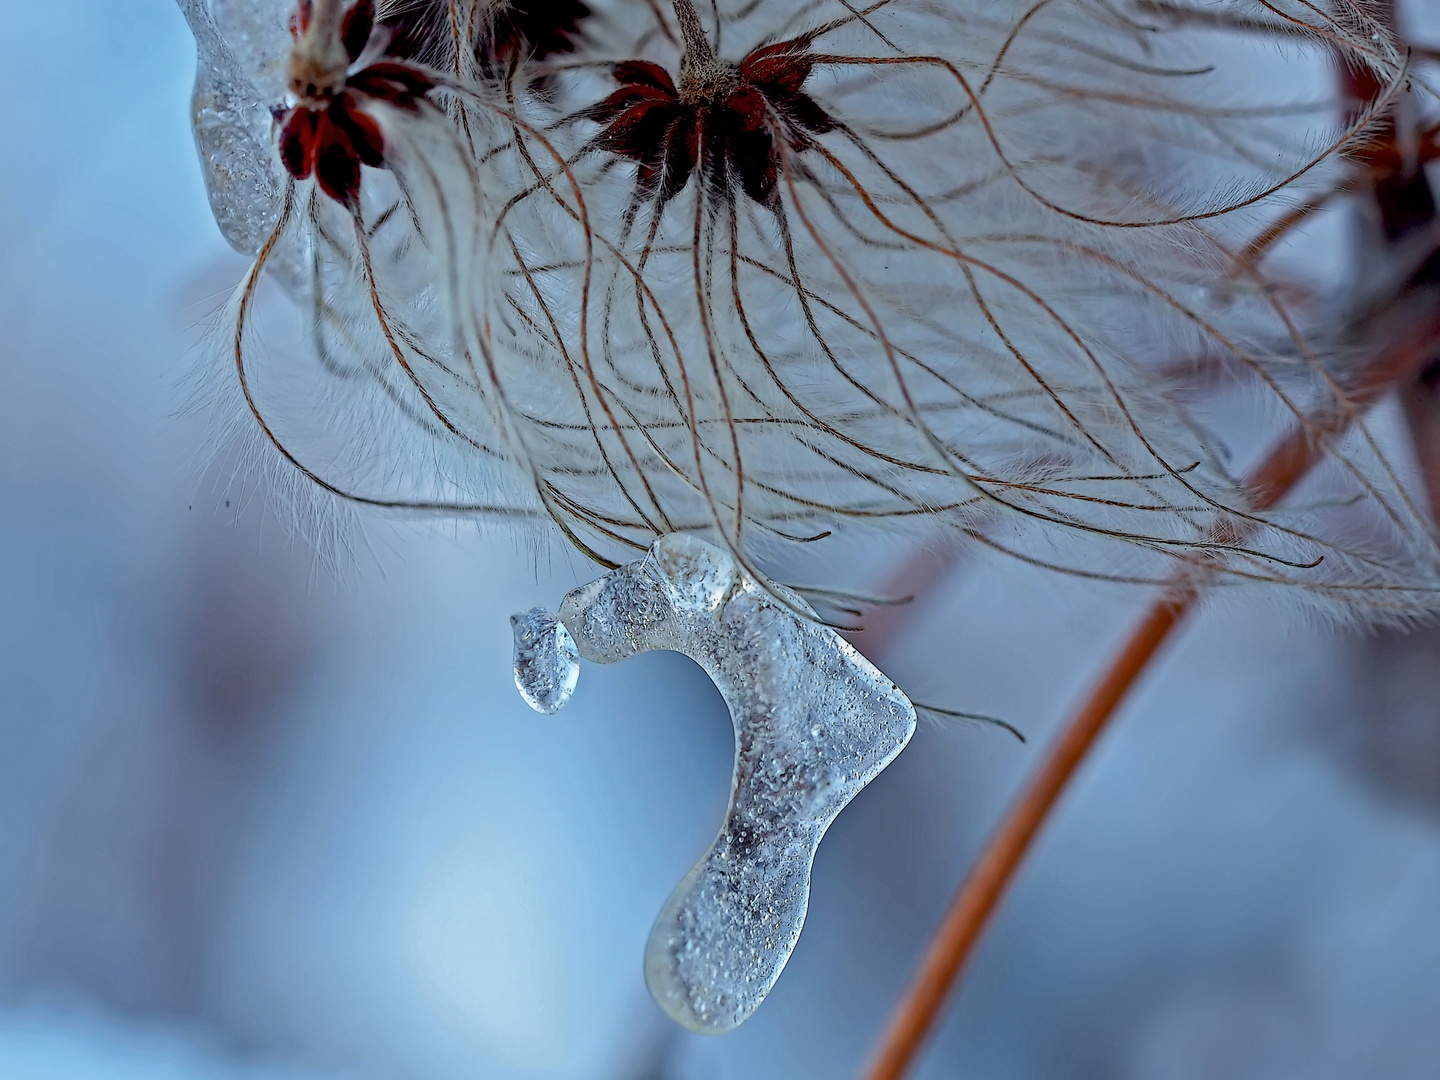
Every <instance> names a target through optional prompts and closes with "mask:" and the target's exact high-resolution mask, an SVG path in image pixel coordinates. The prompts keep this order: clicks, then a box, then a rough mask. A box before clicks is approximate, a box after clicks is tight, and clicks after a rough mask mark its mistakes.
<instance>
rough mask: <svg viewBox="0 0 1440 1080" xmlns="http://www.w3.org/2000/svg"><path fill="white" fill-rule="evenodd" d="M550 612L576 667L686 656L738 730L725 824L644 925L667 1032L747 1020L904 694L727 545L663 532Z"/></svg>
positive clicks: (713, 1030)
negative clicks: (827, 837) (824, 847)
mask: <svg viewBox="0 0 1440 1080" xmlns="http://www.w3.org/2000/svg"><path fill="white" fill-rule="evenodd" d="M560 618H561V620H562V621H563V622H564V624H565V626H567V627H569V629H570V632H571V634H572V635H573V636H574V639H575V642H576V644H577V646H578V648H579V652H580V655H581V656H583V657H584V658H585V659H586V660H592V661H595V662H597V663H602V664H608V663H613V662H614V661H616V660H623V659H624V658H625V657H627V656H633V655H635V654H636V653H641V652H646V651H649V650H651V649H672V650H674V651H676V652H680V653H684V654H685V655H686V656H689V657H690V658H691V659H693V660H694V661H696V663H698V664H699V665H700V666H701V667H703V668H704V669H705V671H706V673H707V674H708V675H709V676H710V678H711V679H712V680H714V682H715V685H716V686H717V687H718V688H719V690H720V693H721V695H722V696H723V697H724V699H725V703H726V704H727V705H728V706H729V708H730V717H731V720H732V722H733V723H734V725H735V745H736V750H735V771H734V774H733V777H732V780H731V791H730V804H729V808H728V809H727V811H726V814H725V822H724V824H723V825H722V826H721V829H720V833H719V835H718V836H717V837H716V838H715V841H714V843H712V844H711V845H710V849H709V850H708V851H707V852H706V853H705V855H704V857H703V858H701V860H700V861H699V862H698V863H696V864H695V867H694V868H693V869H692V870H691V871H690V872H689V873H688V874H686V875H685V879H684V880H683V881H681V882H680V884H679V885H678V886H677V887H676V889H675V891H674V892H673V893H672V894H671V895H670V899H669V900H668V901H666V903H665V906H664V908H663V909H662V910H661V912H660V916H659V918H658V919H656V921H655V926H654V928H653V929H652V930H651V931H650V941H649V943H648V945H647V946H646V951H645V979H646V982H647V983H648V984H649V986H650V992H651V993H652V994H653V995H654V996H655V1000H656V1001H657V1002H659V1003H660V1005H661V1007H662V1008H664V1009H665V1011H666V1012H667V1013H669V1014H670V1016H671V1017H673V1018H674V1019H675V1020H676V1021H677V1022H678V1023H680V1024H682V1025H684V1026H685V1027H687V1028H689V1029H690V1030H692V1031H697V1032H701V1033H704V1034H720V1033H721V1032H725V1031H729V1030H730V1029H732V1028H734V1027H736V1026H737V1025H739V1024H741V1023H743V1022H744V1021H745V1020H746V1019H747V1018H748V1017H749V1016H750V1014H751V1013H753V1012H754V1011H755V1009H756V1008H758V1007H759V1005H760V1003H761V1002H762V1001H764V999H765V995H766V994H768V993H769V992H770V988H771V987H772V986H774V985H775V980H776V979H778V978H779V977H780V972H781V970H782V969H783V968H784V967H785V962H786V961H787V960H788V959H789V958H790V953H791V951H792V950H793V949H794V948H795V943H796V941H797V940H798V939H799V937H800V929H801V927H802V925H803V924H804V922H805V909H806V906H807V904H808V902H809V897H810V868H811V865H812V863H813V862H814V859H815V851H816V848H817V847H818V846H819V844H820V839H821V837H822V836H824V834H825V830H826V829H827V828H829V827H830V823H831V822H833V821H834V820H835V818H836V816H837V815H838V814H839V813H840V811H841V810H842V809H843V808H844V807H845V805H846V804H847V803H849V801H850V800H851V799H853V798H854V797H855V795H856V794H857V793H858V792H859V791H860V789H861V788H863V787H864V786H865V785H866V784H867V783H869V782H870V781H871V780H873V779H874V778H875V777H876V776H878V775H879V774H880V771H881V770H882V769H884V768H885V766H886V765H888V764H889V763H890V762H891V761H893V760H894V759H895V756H896V755H897V754H899V753H900V751H901V749H903V748H904V746H905V744H906V743H907V742H908V741H909V739H910V736H911V734H913V733H914V730H915V709H914V707H913V706H912V705H911V704H910V702H909V700H908V699H907V698H906V697H905V695H904V694H903V693H901V692H900V690H899V689H898V688H897V687H896V686H895V685H894V684H893V683H892V682H891V681H890V680H889V679H887V678H886V677H885V676H884V675H882V674H881V673H880V672H879V671H878V670H876V669H875V667H874V666H872V665H871V664H870V663H869V661H867V660H866V659H865V658H864V657H863V656H861V655H860V654H859V653H858V652H856V651H855V649H853V648H852V647H851V646H850V645H849V644H848V643H847V642H845V641H844V640H843V639H842V638H841V637H840V636H839V635H838V634H836V633H835V632H834V631H833V630H831V629H830V628H828V627H826V626H823V625H821V624H820V623H819V621H818V620H817V619H816V618H815V617H814V612H813V611H812V610H811V609H810V607H809V606H808V605H807V604H806V603H805V602H804V601H803V600H802V599H801V598H800V597H799V596H797V595H796V594H795V593H793V592H792V591H790V590H789V589H786V588H784V587H783V586H779V585H773V584H766V585H762V584H761V583H760V582H758V581H756V580H755V579H754V578H753V577H751V576H750V575H749V574H747V573H746V572H745V571H744V570H743V569H742V568H741V567H740V565H739V564H738V563H737V562H736V560H735V559H734V558H733V557H732V556H731V555H730V553H729V552H727V551H724V550H722V549H720V548H717V547H715V546H713V545H711V544H708V543H705V542H704V541H702V540H699V539H696V538H695V537H691V536H685V535H683V534H679V533H672V534H671V535H669V536H665V537H662V538H661V539H659V540H657V541H656V542H655V544H654V546H652V547H651V549H650V551H649V553H648V554H647V555H646V557H645V558H644V559H642V560H641V561H639V562H635V563H630V564H628V565H626V566H622V567H620V568H619V569H617V570H614V571H612V572H611V573H609V574H606V575H605V576H604V577H602V578H599V579H598V580H596V581H592V582H591V583H590V584H589V585H585V586H582V587H581V588H579V589H576V590H575V591H574V592H572V593H570V594H569V595H568V596H566V597H565V600H564V602H563V603H562V604H561V606H560Z"/></svg>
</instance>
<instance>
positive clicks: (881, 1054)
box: [865, 293, 1440, 1080]
mask: <svg viewBox="0 0 1440 1080" xmlns="http://www.w3.org/2000/svg"><path fill="white" fill-rule="evenodd" d="M1405 307H1406V309H1408V310H1406V311H1402V312H1396V313H1395V314H1394V315H1393V316H1392V317H1393V318H1396V319H1397V321H1399V322H1401V324H1402V325H1407V326H1408V330H1407V331H1406V332H1404V333H1403V334H1401V335H1400V336H1398V337H1397V338H1396V340H1395V341H1394V342H1393V344H1391V345H1390V346H1389V347H1388V348H1386V349H1384V350H1382V351H1381V352H1380V353H1378V354H1377V355H1376V356H1375V357H1374V358H1373V359H1372V360H1371V361H1370V363H1368V364H1366V365H1365V367H1364V368H1363V369H1362V370H1361V371H1360V372H1359V373H1358V374H1357V376H1356V378H1355V379H1354V381H1353V383H1352V385H1351V387H1350V388H1349V394H1348V397H1347V398H1346V400H1345V401H1344V402H1343V403H1340V402H1337V403H1335V404H1334V405H1332V406H1331V407H1330V408H1328V409H1325V410H1323V411H1322V412H1320V413H1319V414H1318V415H1316V416H1314V417H1312V418H1311V419H1310V422H1309V423H1308V424H1304V425H1299V426H1297V427H1296V429H1295V430H1293V431H1292V432H1291V433H1290V434H1289V435H1287V436H1285V437H1284V438H1283V439H1281V440H1280V442H1279V443H1278V444H1276V446H1275V447H1274V448H1273V449H1272V450H1271V451H1270V453H1269V454H1268V455H1267V456H1266V457H1265V458H1264V459H1263V460H1262V461H1261V462H1260V464H1259V465H1258V466H1257V467H1256V468H1255V470H1254V471H1253V472H1252V473H1251V474H1250V477H1249V480H1248V482H1247V486H1248V487H1249V489H1250V491H1251V499H1252V505H1253V506H1254V507H1255V508H1256V509H1257V510H1267V509H1270V508H1272V507H1274V506H1275V505H1276V504H1278V503H1279V502H1280V501H1281V500H1282V499H1283V498H1284V497H1285V496H1286V495H1287V494H1288V493H1289V492H1290V491H1291V490H1292V489H1293V488H1294V487H1295V485H1296V484H1298V483H1299V482H1300V481H1301V480H1302V479H1303V478H1304V477H1305V476H1306V474H1308V473H1309V471H1310V470H1311V469H1312V468H1313V467H1314V466H1315V465H1316V464H1317V463H1318V462H1319V461H1320V460H1321V459H1322V458H1323V457H1324V453H1325V444H1326V442H1327V441H1328V440H1329V439H1332V438H1334V437H1335V436H1338V435H1340V434H1341V433H1343V432H1344V431H1345V430H1346V429H1347V428H1348V427H1349V426H1350V424H1351V422H1352V420H1353V419H1354V418H1355V416H1356V414H1357V411H1358V410H1360V409H1361V408H1363V407H1365V406H1367V405H1370V404H1372V403H1373V402H1374V401H1376V400H1377V399H1378V398H1380V397H1381V396H1382V395H1383V394H1384V393H1385V392H1386V390H1388V389H1389V388H1390V387H1391V386H1393V385H1395V384H1396V383H1397V382H1400V381H1401V380H1403V379H1405V378H1407V377H1412V376H1413V373H1415V372H1417V371H1419V370H1420V369H1421V368H1422V367H1423V366H1424V365H1425V364H1426V363H1427V362H1429V361H1430V360H1432V359H1433V358H1434V357H1435V356H1436V354H1437V352H1440V298H1437V297H1436V296H1435V295H1433V294H1430V293H1427V294H1425V295H1419V296H1416V297H1414V298H1413V299H1412V300H1411V301H1410V302H1409V303H1408V304H1406V305H1405ZM1416 309H1418V310H1416ZM1387 321H1388V320H1387ZM1199 596H1200V591H1199V589H1198V587H1197V586H1196V585H1195V584H1194V583H1193V574H1192V575H1190V576H1189V577H1187V578H1186V579H1177V582H1176V584H1175V586H1173V587H1172V588H1170V589H1168V590H1166V591H1165V592H1164V593H1163V594H1162V595H1161V597H1160V598H1159V599H1158V600H1156V601H1155V602H1154V603H1153V604H1152V605H1151V607H1150V609H1149V610H1148V611H1147V612H1146V613H1145V615H1144V616H1143V618H1142V619H1141V620H1140V622H1139V624H1138V625H1137V626H1136V627H1135V629H1134V630H1133V631H1132V632H1131V634H1130V637H1129V638H1128V639H1127V640H1126V641H1125V643H1124V645H1123V646H1121V648H1120V651H1119V652H1118V653H1117V654H1116V656H1115V658H1114V659H1113V660H1112V661H1111V662H1110V665H1109V667H1108V668H1106V670H1105V671H1104V673H1103V674H1102V675H1101V677H1100V680H1099V682H1098V683H1097V684H1096V686H1095V688H1094V689H1093V690H1091V692H1090V694H1089V696H1088V697H1087V698H1085V700H1084V701H1083V702H1082V703H1081V705H1080V707H1079V709H1078V710H1076V712H1075V714H1074V716H1073V717H1072V718H1071V720H1070V722H1069V723H1068V724H1066V726H1065V728H1064V730H1063V731H1062V732H1061V733H1060V736H1059V737H1058V738H1057V739H1056V740H1055V741H1054V743H1053V744H1052V745H1051V746H1050V747H1049V748H1048V750H1047V752H1046V757H1045V760H1044V761H1043V762H1042V763H1041V765H1040V768H1039V769H1038V770H1037V771H1036V773H1035V775H1034V777H1033V778H1032V779H1031V780H1030V782H1029V784H1028V785H1027V786H1026V788H1025V789H1024V791H1023V792H1022V793H1021V795H1020V798H1019V799H1018V800H1017V801H1016V802H1015V804H1014V806H1013V807H1012V808H1011V810H1010V812H1009V813H1008V814H1007V815H1006V817H1005V818H1004V820H1002V822H1001V823H1000V827H999V828H998V829H997V830H996V832H995V834H994V835H993V836H992V837H991V839H990V842H989V844H987V845H986V847H985V849H984V851H983V852H982V853H981V855H980V858H979V859H978V860H977V861H976V863H975V865H974V868H973V869H972V870H971V872H970V876H969V877H968V878H967V879H966V880H965V882H964V883H963V884H962V885H961V886H960V889H959V890H958V891H957V892H956V894H955V897H954V899H953V900H952V901H951V903H950V908H949V910H948V911H947V913H946V915H945V918H944V920H943V921H942V922H941V924H940V927H939V929H938V930H937V931H936V933H935V935H934V937H933V938H932V939H931V942H930V945H929V947H928V949H927V951H926V954H925V957H924V960H923V961H922V963H921V966H920V970H919V972H918V973H917V974H916V976H915V978H914V981H913V982H912V983H911V985H910V988H909V990H908V991H907V992H906V994H905V997H904V998H903V999H902V1001H901V1003H900V1006H899V1008H898V1009H897V1010H896V1012H895V1015H894V1017H893V1018H892V1020H891V1023H890V1026H889V1028H888V1029H887V1030H886V1032H885V1033H884V1035H883V1037H882V1040H881V1043H880V1048H879V1051H878V1053H877V1054H876V1055H875V1058H874V1059H873V1062H872V1064H871V1066H870V1068H869V1071H868V1072H867V1073H866V1074H865V1075H866V1077H867V1080H900V1078H901V1077H903V1076H904V1075H905V1073H906V1071H907V1070H908V1069H909V1067H910V1065H911V1064H912V1062H913V1061H914V1059H915V1055H916V1053H917V1052H918V1051H919V1049H920V1046H921V1043H922V1042H923V1041H924V1040H925V1037H926V1035H927V1034H928V1033H929V1031H930V1029H931V1027H932V1026H933V1025H934V1023H935V1020H936V1019H937V1017H938V1016H939V1014H940V1010H941V1008H942V1007H943V1006H944V1004H945V999H946V998H947V997H948V995H949V993H950V989H951V987H952V986H953V985H954V983H955V980H956V978H957V977H958V975H959V974H960V970H961V968H962V967H963V965H964V963H965V961H966V959H967V958H968V957H969V956H970V953H971V951H972V950H973V948H974V945H975V942H976V941H977V940H978V939H979V937H980V935H981V933H982V932H983V931H984V929H985V927H986V925H987V924H988V922H989V920H990V916H991V914H993V912H994V911H995V908H996V906H997V905H998V904H999V902H1000V899H1001V897H1002V896H1003V895H1004V892H1005V889H1006V887H1007V886H1008V885H1009V883H1010V880H1011V879H1012V878H1013V877H1014V876H1015V872H1016V870H1017V869H1018V868H1019V866H1020V863H1021V861H1022V860H1023V859H1024V857H1025V853H1026V852H1027V851H1028V850H1029V848H1030V844H1031V842H1032V841H1033V840H1034V839H1035V836H1036V834H1037V833H1039V831H1040V828H1041V826H1043V825H1044V823H1045V820H1046V819H1047V817H1048V816H1049V814H1050V812H1051V810H1052V809H1053V808H1054V806H1055V803H1056V801H1057V800H1058V799H1059V797H1060V795H1061V794H1062V793H1063V792H1064V790H1065V787H1066V785H1067V784H1068V783H1069V782H1070V779H1071V777H1072V776H1074V775H1075V772H1076V770H1077V769H1078V768H1079V767H1080V765H1081V763H1082V762H1083V761H1084V760H1085V757H1086V755H1087V754H1088V753H1089V751H1090V748H1091V747H1092V746H1094V744H1095V741H1096V739H1098V738H1099V736H1100V734H1101V732H1103V731H1104V729H1105V725H1106V723H1107V722H1108V721H1109V720H1110V718H1111V717H1112V716H1113V715H1114V714H1115V710H1116V709H1117V708H1118V707H1119V705H1120V703H1121V702H1122V701H1123V700H1124V699H1125V696H1126V694H1128V693H1129V692H1130V690H1131V688H1132V687H1134V685H1135V683H1136V682H1137V681H1138V680H1139V678H1140V676H1141V675H1143V674H1144V672H1145V670H1146V668H1147V667H1148V666H1149V664H1150V661H1151V660H1152V659H1153V658H1154V657H1155V654H1156V653H1157V652H1159V650H1160V647H1161V646H1162V645H1164V644H1165V642H1166V641H1167V640H1168V639H1169V637H1170V634H1171V633H1172V631H1174V629H1175V628H1176V627H1177V626H1178V625H1179V624H1180V622H1181V620H1182V619H1183V618H1184V617H1185V615H1186V614H1188V613H1189V611H1190V609H1191V608H1192V607H1193V606H1194V604H1195V601H1196V600H1197V599H1198V598H1199Z"/></svg>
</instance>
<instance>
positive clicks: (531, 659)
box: [510, 607, 580, 714]
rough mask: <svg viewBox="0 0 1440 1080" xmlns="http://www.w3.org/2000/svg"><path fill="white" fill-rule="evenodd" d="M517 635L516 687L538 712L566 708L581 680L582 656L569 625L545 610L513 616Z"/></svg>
mask: <svg viewBox="0 0 1440 1080" xmlns="http://www.w3.org/2000/svg"><path fill="white" fill-rule="evenodd" d="M510 629H511V630H513V631H514V633H515V686H516V688H517V689H518V690H519V691H520V696H521V697H523V698H524V699H525V704H527V705H529V706H530V707H531V708H532V709H534V710H535V711H536V712H541V713H547V714H548V713H555V712H559V711H560V710H561V709H563V708H564V707H565V703H566V702H567V701H569V700H570V695H571V694H573V693H574V692H575V683H576V681H577V680H578V679H579V678H580V654H579V653H578V652H576V650H575V639H574V638H572V637H571V636H570V631H568V630H566V629H565V624H564V623H562V622H561V621H560V620H559V619H558V618H556V617H555V616H554V615H552V614H551V613H550V612H548V611H546V610H545V609H544V608H538V607H537V608H531V609H530V610H529V611H526V612H524V613H522V614H520V615H511V616H510Z"/></svg>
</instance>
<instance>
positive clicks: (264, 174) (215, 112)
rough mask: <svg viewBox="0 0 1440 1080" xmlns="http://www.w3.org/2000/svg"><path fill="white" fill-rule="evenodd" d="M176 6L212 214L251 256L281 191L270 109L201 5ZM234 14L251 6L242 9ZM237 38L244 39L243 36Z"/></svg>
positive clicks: (184, 2) (195, 0) (183, 1)
mask: <svg viewBox="0 0 1440 1080" xmlns="http://www.w3.org/2000/svg"><path fill="white" fill-rule="evenodd" d="M179 3H180V10H181V11H182V12H183V13H184V15H185V19H186V21H187V22H188V23H189V24H190V30H191V32H192V33H193V34H194V35H195V45H196V51H197V53H198V58H197V63H196V70H195V91H194V96H193V97H192V99H191V108H192V114H191V116H192V123H193V125H194V129H195V143H196V146H197V148H198V150H199V152H200V166H201V169H202V171H203V172H204V176H205V191H206V194H207V195H208V196H209V199H210V209H211V211H212V212H213V213H214V215H215V223H216V224H217V225H218V226H219V227H220V232H221V234H222V235H223V236H224V237H225V239H226V241H227V242H229V244H230V246H231V247H233V248H235V250H236V251H239V252H240V253H242V254H245V255H254V254H255V253H256V252H257V251H259V250H260V248H261V246H262V245H263V244H264V243H265V238H266V237H267V236H268V235H269V234H270V232H271V231H272V230H273V229H274V228H275V223H276V221H277V220H278V219H279V215H280V196H281V192H282V191H283V190H284V181H283V179H282V178H281V176H280V174H279V167H278V165H279V163H278V160H277V159H276V157H275V154H274V152H273V151H272V149H271V145H270V143H271V136H270V128H271V119H270V110H269V109H268V108H267V106H266V104H265V102H264V101H263V100H261V94H260V92H259V91H258V90H257V89H256V87H255V83H254V82H253V81H252V79H251V77H250V75H249V74H247V72H246V71H245V70H244V68H243V67H242V65H241V63H240V61H239V60H238V59H237V58H236V56H235V53H234V51H232V49H231V48H230V46H229V44H228V43H227V41H226V39H225V38H224V37H223V36H222V35H221V33H220V29H219V27H217V26H216V23H215V18H214V17H213V15H212V14H211V10H210V6H209V5H208V4H207V3H206V2H205V0H179ZM237 10H239V11H242V12H247V11H252V8H251V7H249V6H246V5H240V6H239V8H238V9H237ZM264 14H268V15H270V16H271V17H272V18H273V16H274V13H273V12H268V11H266V12H264ZM259 15H260V12H259V6H258V5H257V6H255V11H254V13H253V18H254V19H255V20H256V21H257V22H258V21H259ZM268 21H269V20H266V25H268ZM276 22H277V25H279V26H283V25H284V23H283V22H282V21H279V20H276ZM242 38H243V39H244V40H248V35H242Z"/></svg>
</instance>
